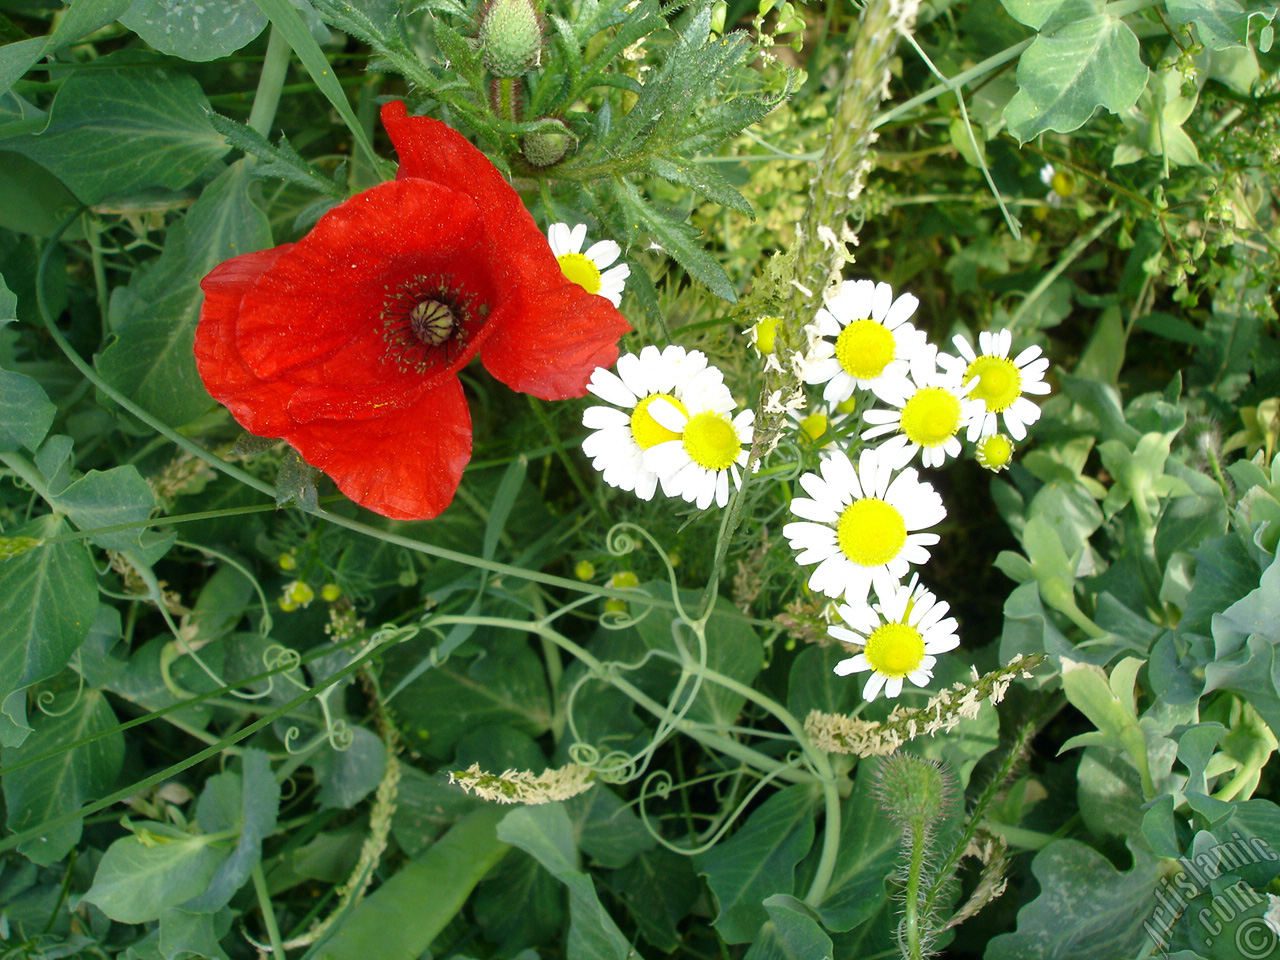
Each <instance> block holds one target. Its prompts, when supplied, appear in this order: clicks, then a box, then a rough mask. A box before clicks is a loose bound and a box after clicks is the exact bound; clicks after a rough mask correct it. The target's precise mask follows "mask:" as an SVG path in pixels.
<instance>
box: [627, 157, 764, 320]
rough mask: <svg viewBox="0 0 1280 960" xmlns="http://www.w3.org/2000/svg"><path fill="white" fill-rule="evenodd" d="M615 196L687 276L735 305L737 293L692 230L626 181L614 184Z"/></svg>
mask: <svg viewBox="0 0 1280 960" xmlns="http://www.w3.org/2000/svg"><path fill="white" fill-rule="evenodd" d="M615 185H616V187H617V196H618V199H619V200H620V201H621V203H622V206H623V208H624V210H625V211H626V212H627V213H628V214H629V215H630V216H631V217H632V218H633V220H634V221H635V222H636V223H637V224H638V225H639V228H640V229H641V230H644V231H646V232H648V233H649V234H651V235H652V236H653V238H654V239H655V240H657V241H658V243H659V244H661V245H662V247H663V249H665V250H666V251H667V252H668V253H669V254H670V255H671V257H672V259H674V260H675V261H676V262H677V263H678V264H680V266H682V267H684V268H685V270H686V271H688V273H689V276H691V277H693V278H694V279H695V280H697V281H698V282H700V283H702V284H703V285H705V286H706V287H707V289H709V290H710V291H711V292H712V293H714V294H716V296H718V297H720V298H722V299H724V300H728V301H729V302H730V303H736V302H737V300H738V294H737V291H735V290H734V289H733V282H732V281H731V280H730V279H729V275H728V274H727V273H725V272H724V267H722V266H720V264H719V263H717V262H716V260H715V258H714V257H712V256H711V255H710V254H709V253H707V251H706V250H704V249H703V248H702V247H701V245H699V244H698V242H697V241H696V240H695V239H694V237H693V228H692V227H690V226H689V225H688V224H685V223H681V222H679V221H678V220H675V219H672V218H671V217H668V216H666V215H664V214H662V213H659V212H658V211H657V210H656V209H654V208H653V207H652V206H650V204H649V203H648V202H647V201H646V200H645V199H644V198H643V197H641V196H640V192H639V191H638V190H637V189H636V187H635V186H634V185H633V184H632V183H630V182H629V181H626V180H618V181H615Z"/></svg>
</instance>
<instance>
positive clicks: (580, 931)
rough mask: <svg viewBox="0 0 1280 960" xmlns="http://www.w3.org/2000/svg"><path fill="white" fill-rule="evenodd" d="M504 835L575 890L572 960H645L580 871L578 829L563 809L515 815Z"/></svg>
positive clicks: (552, 806)
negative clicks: (576, 839)
mask: <svg viewBox="0 0 1280 960" xmlns="http://www.w3.org/2000/svg"><path fill="white" fill-rule="evenodd" d="M498 836H499V837H500V838H501V839H503V840H505V841H506V842H507V843H509V844H511V845H512V846H514V847H519V848H520V849H521V850H524V851H525V852H526V853H529V854H531V855H532V856H533V857H534V859H536V860H537V861H538V862H539V863H540V864H542V866H543V867H545V868H546V869H547V870H548V871H549V872H550V873H551V875H552V876H554V877H555V878H556V879H557V880H559V881H560V882H561V883H563V884H564V885H565V886H566V887H567V888H568V890H569V936H568V944H567V949H566V953H567V955H568V960H629V958H631V960H640V958H639V954H638V953H636V951H634V950H633V949H632V948H631V945H630V943H629V942H628V940H627V938H626V937H625V936H623V934H622V931H621V930H619V929H618V925H617V924H616V923H614V922H613V918H612V917H610V916H609V914H608V913H607V912H606V911H605V909H604V907H603V906H602V905H601V903H600V898H599V897H598V896H597V895H596V888H595V884H594V883H593V882H592V880H591V877H590V875H589V874H587V873H584V872H583V871H582V870H580V869H579V868H578V851H577V849H576V848H575V847H574V843H573V824H572V823H571V822H570V820H569V815H568V813H566V812H565V808H564V805H563V804H560V803H547V804H542V805H540V806H536V807H521V808H520V809H518V810H513V811H512V812H511V813H509V814H507V816H506V817H504V818H503V820H502V823H501V824H499V825H498Z"/></svg>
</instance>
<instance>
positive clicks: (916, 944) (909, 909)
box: [902, 821, 925, 960]
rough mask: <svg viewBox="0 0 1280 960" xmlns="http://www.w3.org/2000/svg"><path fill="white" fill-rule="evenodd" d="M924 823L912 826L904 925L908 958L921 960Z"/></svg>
mask: <svg viewBox="0 0 1280 960" xmlns="http://www.w3.org/2000/svg"><path fill="white" fill-rule="evenodd" d="M924 834H925V825H924V823H923V821H920V822H916V823H912V824H911V865H910V867H908V873H907V902H906V913H905V915H904V917H903V918H902V923H903V926H904V928H905V932H906V939H907V956H908V957H910V958H911V960H921V957H922V954H921V951H920V899H919V897H920V871H921V869H922V868H923V867H924Z"/></svg>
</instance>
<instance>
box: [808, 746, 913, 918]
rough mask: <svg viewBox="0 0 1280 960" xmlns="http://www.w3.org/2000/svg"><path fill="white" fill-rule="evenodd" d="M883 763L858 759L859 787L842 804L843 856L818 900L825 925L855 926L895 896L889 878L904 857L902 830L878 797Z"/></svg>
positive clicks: (841, 855)
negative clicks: (887, 882)
mask: <svg viewBox="0 0 1280 960" xmlns="http://www.w3.org/2000/svg"><path fill="white" fill-rule="evenodd" d="M877 765H878V762H865V763H861V764H859V765H858V774H857V781H856V782H855V783H854V787H853V791H852V792H851V793H850V794H849V796H848V797H847V798H846V799H845V801H844V803H842V804H841V805H840V814H841V816H840V856H839V858H838V859H837V860H836V867H835V872H834V873H832V875H831V883H830V885H829V886H828V887H827V892H826V895H825V896H824V897H823V898H822V902H821V903H819V904H817V910H818V915H819V916H820V917H821V918H822V924H823V926H824V927H826V928H827V929H828V930H832V931H835V932H837V933H843V932H844V931H846V930H852V929H853V928H854V927H856V926H858V924H860V923H862V922H864V921H865V920H867V918H869V917H871V916H873V915H874V914H875V912H876V911H877V910H879V909H880V905H881V904H883V903H884V902H885V901H886V900H887V899H888V897H889V891H888V889H887V887H886V885H885V880H886V879H887V878H888V877H889V875H890V874H892V873H893V871H894V869H895V867H896V866H897V863H898V851H899V848H900V846H901V843H902V833H901V830H900V829H899V828H898V827H896V826H894V825H893V823H892V822H891V821H890V820H889V818H888V816H887V815H886V814H885V812H884V810H883V809H882V808H881V806H880V804H879V801H878V800H877V799H876V795H875V794H876V778H875V771H876V767H877ZM813 856H814V855H811V856H810V859H812V858H813Z"/></svg>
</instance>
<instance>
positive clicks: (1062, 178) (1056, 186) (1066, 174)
mask: <svg viewBox="0 0 1280 960" xmlns="http://www.w3.org/2000/svg"><path fill="white" fill-rule="evenodd" d="M1049 188H1050V189H1051V190H1052V191H1053V192H1054V193H1056V194H1057V195H1058V196H1060V197H1069V196H1071V195H1072V194H1073V193H1075V192H1076V176H1075V174H1074V173H1072V172H1071V171H1070V170H1055V171H1054V172H1053V176H1052V177H1050V178H1049Z"/></svg>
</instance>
